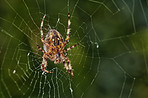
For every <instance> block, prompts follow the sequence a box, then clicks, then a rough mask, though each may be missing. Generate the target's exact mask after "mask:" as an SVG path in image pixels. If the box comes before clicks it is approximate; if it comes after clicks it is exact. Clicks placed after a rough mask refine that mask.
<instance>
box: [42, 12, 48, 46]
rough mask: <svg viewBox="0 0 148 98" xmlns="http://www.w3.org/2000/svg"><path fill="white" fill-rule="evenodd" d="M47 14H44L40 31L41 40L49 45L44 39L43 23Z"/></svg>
mask: <svg viewBox="0 0 148 98" xmlns="http://www.w3.org/2000/svg"><path fill="white" fill-rule="evenodd" d="M45 16H46V14H45V15H44V16H43V19H42V22H41V26H40V30H41V31H40V32H41V41H42V43H43V44H45V45H46V46H48V47H49V44H48V43H46V42H45V41H44V39H43V23H44V19H45Z"/></svg>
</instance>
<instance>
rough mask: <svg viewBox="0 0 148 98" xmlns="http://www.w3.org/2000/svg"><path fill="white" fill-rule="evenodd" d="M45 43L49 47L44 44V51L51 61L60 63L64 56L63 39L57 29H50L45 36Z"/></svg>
mask: <svg viewBox="0 0 148 98" xmlns="http://www.w3.org/2000/svg"><path fill="white" fill-rule="evenodd" d="M45 43H48V44H49V46H50V47H48V46H46V45H45V44H44V51H45V52H46V53H47V55H48V56H49V57H48V58H49V59H50V60H51V61H54V63H55V64H57V63H59V61H60V62H61V63H62V61H63V59H64V56H63V49H62V47H63V46H64V40H63V37H62V36H61V34H60V33H59V32H58V31H57V30H54V29H52V30H50V31H49V32H48V33H47V35H46V38H45Z"/></svg>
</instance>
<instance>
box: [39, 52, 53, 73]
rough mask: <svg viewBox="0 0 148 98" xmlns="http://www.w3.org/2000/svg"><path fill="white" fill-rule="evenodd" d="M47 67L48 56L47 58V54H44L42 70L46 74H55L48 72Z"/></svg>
mask: <svg viewBox="0 0 148 98" xmlns="http://www.w3.org/2000/svg"><path fill="white" fill-rule="evenodd" d="M46 67H47V56H46V54H44V55H43V61H42V65H41V69H42V70H43V71H44V72H47V73H53V72H51V71H48V70H46Z"/></svg>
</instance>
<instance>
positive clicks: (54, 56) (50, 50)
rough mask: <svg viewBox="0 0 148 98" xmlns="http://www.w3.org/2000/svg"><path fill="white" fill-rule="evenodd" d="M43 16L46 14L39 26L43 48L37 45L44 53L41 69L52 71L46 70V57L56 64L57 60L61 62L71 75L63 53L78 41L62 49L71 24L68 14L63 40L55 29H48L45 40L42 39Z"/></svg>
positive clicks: (71, 71)
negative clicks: (65, 34)
mask: <svg viewBox="0 0 148 98" xmlns="http://www.w3.org/2000/svg"><path fill="white" fill-rule="evenodd" d="M45 16H46V15H44V16H43V18H42V22H41V26H40V32H41V41H42V43H43V44H44V50H43V49H42V48H41V47H40V46H39V45H37V46H38V48H39V50H41V51H42V52H43V53H44V54H43V57H42V58H43V61H42V65H41V69H42V70H43V71H44V72H47V73H52V72H51V71H48V70H46V67H47V58H48V59H50V60H51V61H54V63H55V64H58V63H59V62H60V63H63V64H64V66H65V68H66V70H67V72H68V73H69V74H71V76H73V69H72V66H71V64H70V61H69V59H68V57H67V56H66V55H65V53H66V52H67V51H68V50H70V49H72V48H74V47H76V46H77V45H79V43H78V44H76V45H73V46H71V47H69V48H67V49H65V50H64V48H65V45H66V44H67V42H68V41H69V32H70V24H71V22H70V14H69V13H68V28H67V36H66V39H65V41H64V40H63V37H62V36H61V34H60V33H59V32H58V31H57V30H55V29H51V30H49V32H48V33H47V34H46V38H45V40H44V39H43V22H44V19H45Z"/></svg>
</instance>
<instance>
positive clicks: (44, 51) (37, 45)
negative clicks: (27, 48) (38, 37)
mask: <svg viewBox="0 0 148 98" xmlns="http://www.w3.org/2000/svg"><path fill="white" fill-rule="evenodd" d="M37 48H38V49H39V50H40V51H42V52H43V53H44V54H46V52H45V51H44V50H43V49H42V48H41V47H40V46H39V45H37Z"/></svg>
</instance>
